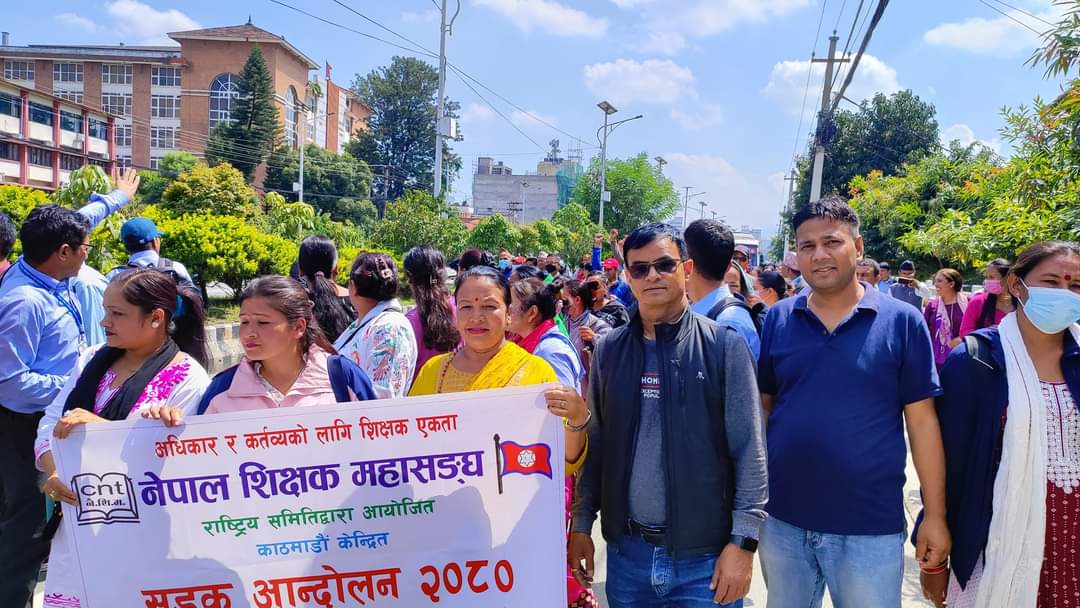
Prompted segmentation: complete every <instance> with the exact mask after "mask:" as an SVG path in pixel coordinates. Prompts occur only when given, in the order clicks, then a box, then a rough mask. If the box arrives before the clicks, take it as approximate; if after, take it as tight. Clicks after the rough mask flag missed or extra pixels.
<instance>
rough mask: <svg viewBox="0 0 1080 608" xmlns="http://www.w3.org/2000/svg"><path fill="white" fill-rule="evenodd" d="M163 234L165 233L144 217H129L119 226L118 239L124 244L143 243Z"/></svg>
mask: <svg viewBox="0 0 1080 608" xmlns="http://www.w3.org/2000/svg"><path fill="white" fill-rule="evenodd" d="M163 236H165V234H164V233H163V232H161V231H160V230H158V229H157V226H156V225H155V224H154V222H153V221H152V220H150V219H147V218H145V217H134V218H131V219H130V220H128V221H126V222H124V225H123V227H122V228H120V240H122V241H124V244H125V245H145V244H147V243H149V242H150V241H152V240H154V239H156V238H160V237H163Z"/></svg>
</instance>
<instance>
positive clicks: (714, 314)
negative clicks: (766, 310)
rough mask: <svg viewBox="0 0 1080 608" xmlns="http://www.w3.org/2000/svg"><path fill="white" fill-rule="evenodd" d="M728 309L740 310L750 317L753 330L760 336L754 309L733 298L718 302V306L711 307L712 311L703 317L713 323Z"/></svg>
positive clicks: (759, 324)
mask: <svg viewBox="0 0 1080 608" xmlns="http://www.w3.org/2000/svg"><path fill="white" fill-rule="evenodd" d="M729 308H741V309H743V310H745V311H746V314H748V315H750V321H752V322H753V323H754V329H756V330H757V332H758V335H759V336H760V335H761V319H760V315H758V314H757V313H755V312H754V309H753V308H751V307H750V305H749V304H747V303H746V302H744V301H743V300H741V299H739V298H737V297H735V296H728V297H727V298H724V301H723V302H720V303H719V304H717V305H715V306H713V307H712V309H711V310H709V313H708V314H707V315H705V316H707V317H709V318H710V319H712V320H713V321H716V320H718V319H719V318H720V315H722V314H724V311H725V310H727V309H729Z"/></svg>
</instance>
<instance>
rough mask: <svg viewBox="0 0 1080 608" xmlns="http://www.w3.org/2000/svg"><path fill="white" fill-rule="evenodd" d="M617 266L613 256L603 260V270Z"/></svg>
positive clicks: (617, 263)
mask: <svg viewBox="0 0 1080 608" xmlns="http://www.w3.org/2000/svg"><path fill="white" fill-rule="evenodd" d="M618 267H619V262H618V260H616V259H615V258H608V259H606V260H604V270H612V269H615V268H618Z"/></svg>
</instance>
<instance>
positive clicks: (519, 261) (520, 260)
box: [510, 255, 525, 266]
mask: <svg viewBox="0 0 1080 608" xmlns="http://www.w3.org/2000/svg"><path fill="white" fill-rule="evenodd" d="M510 263H512V264H517V265H518V266H520V265H522V264H524V263H525V258H523V257H521V256H520V255H519V256H517V257H516V258H514V259H512V260H510Z"/></svg>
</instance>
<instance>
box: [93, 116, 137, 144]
mask: <svg viewBox="0 0 1080 608" xmlns="http://www.w3.org/2000/svg"><path fill="white" fill-rule="evenodd" d="M128 128H129V129H130V128H131V127H128ZM87 129H88V131H89V134H90V137H96V138H98V139H105V140H108V139H109V123H107V122H105V121H104V120H97V119H96V118H91V119H89V123H88V124H87ZM129 141H130V139H129ZM129 145H130V144H129Z"/></svg>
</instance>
